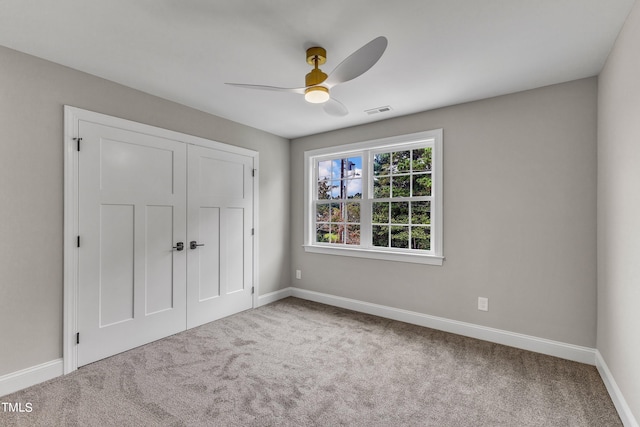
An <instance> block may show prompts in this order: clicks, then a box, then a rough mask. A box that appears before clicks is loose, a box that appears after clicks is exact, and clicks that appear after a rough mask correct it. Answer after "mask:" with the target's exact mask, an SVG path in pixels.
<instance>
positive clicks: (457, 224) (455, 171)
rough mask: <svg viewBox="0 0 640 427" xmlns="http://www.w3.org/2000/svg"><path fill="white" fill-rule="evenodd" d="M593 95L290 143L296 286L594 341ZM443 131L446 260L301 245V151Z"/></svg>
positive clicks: (431, 115) (569, 91) (467, 108)
mask: <svg viewBox="0 0 640 427" xmlns="http://www.w3.org/2000/svg"><path fill="white" fill-rule="evenodd" d="M596 95H597V81H596V78H589V79H583V80H578V81H574V82H569V83H564V84H560V85H555V86H550V87H545V88H541V89H535V90H531V91H527V92H521V93H517V94H512V95H507V96H501V97H497V98H492V99H487V100H482V101H478V102H473V103H468V104H463V105H457V106H453V107H449V108H443V109H439V110H434V111H429V112H424V113H420V114H415V115H411V116H405V117H400V118H394V119H389V120H386V121H382V122H377V123H373V124H368V125H364V126H359V127H354V128H348V129H343V130H338V131H334V132H329V133H325V134H320V135H315V136H310V137H305V138H299V139H296V140H293V141H292V143H291V173H292V179H291V201H292V210H291V215H292V216H291V217H292V240H291V242H292V247H291V251H292V264H291V267H292V269H294V270H295V269H301V270H302V279H301V280H296V279H295V277H294V276H293V275H292V277H291V283H293V285H294V286H296V287H299V288H303V289H308V290H313V291H318V292H324V293H328V294H332V295H337V296H341V297H346V298H354V299H357V300H361V301H367V302H372V303H377V304H382V305H386V306H391V307H396V308H401V309H406V310H412V311H416V312H420V313H426V314H430V315H435V316H440V317H444V318H448V319H455V320H458V321H464V322H470V323H474V324H478V325H485V326H489V327H494V328H499V329H503V330H507V331H513V332H518V333H523V334H528V335H533V336H536V337H542V338H547V339H551V340H557V341H561V342H566V343H571V344H576V345H581V346H587V347H592V348H593V347H595V344H596V163H597V162H596V120H597V117H596V104H597V99H596ZM416 96H420V95H419V94H416ZM425 96H426V95H425ZM436 128H443V129H444V221H445V222H444V255H445V256H446V260H445V262H444V265H443V266H442V267H438V266H425V265H417V264H408V263H397V262H390V261H374V260H367V259H358V258H348V257H338V256H332V255H322V254H312V253H305V252H304V250H303V248H302V244H303V185H302V183H303V154H304V151H305V150H309V149H314V148H320V147H327V146H332V145H340V144H346V143H351V142H358V141H363V140H367V139H375V138H382V137H387V136H393V135H398V134H404V133H411V132H417V131H421V130H429V129H436ZM478 296H484V297H488V298H489V308H490V310H489V312H480V311H478V310H477V298H478Z"/></svg>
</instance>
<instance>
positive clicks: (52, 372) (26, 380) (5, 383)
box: [0, 359, 63, 396]
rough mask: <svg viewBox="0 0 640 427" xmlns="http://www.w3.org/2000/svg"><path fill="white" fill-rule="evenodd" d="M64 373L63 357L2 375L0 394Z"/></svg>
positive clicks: (12, 391) (9, 392)
mask: <svg viewBox="0 0 640 427" xmlns="http://www.w3.org/2000/svg"><path fill="white" fill-rule="evenodd" d="M62 374H63V368H62V359H56V360H52V361H50V362H45V363H42V364H40V365H36V366H32V367H30V368H26V369H22V370H20V371H16V372H12V373H10V374H6V375H3V376H1V377H0V396H4V395H7V394H11V393H14V392H16V391H19V390H22V389H23V388H27V387H31V386H32V385H36V384H39V383H41V382H44V381H48V380H50V379H52V378H56V377H59V376H61V375H62Z"/></svg>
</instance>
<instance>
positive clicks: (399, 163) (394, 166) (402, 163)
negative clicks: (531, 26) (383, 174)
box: [391, 150, 411, 173]
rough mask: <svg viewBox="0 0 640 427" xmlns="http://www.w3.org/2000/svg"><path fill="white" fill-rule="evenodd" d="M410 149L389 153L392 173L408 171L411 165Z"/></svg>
mask: <svg viewBox="0 0 640 427" xmlns="http://www.w3.org/2000/svg"><path fill="white" fill-rule="evenodd" d="M409 153H410V151H408V150H407V151H396V152H395V153H393V154H392V155H391V171H392V173H398V172H409V170H410V167H411V157H410V154H409Z"/></svg>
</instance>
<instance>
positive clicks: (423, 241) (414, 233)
mask: <svg viewBox="0 0 640 427" xmlns="http://www.w3.org/2000/svg"><path fill="white" fill-rule="evenodd" d="M411 249H419V250H425V251H428V250H430V249H431V228H430V227H411Z"/></svg>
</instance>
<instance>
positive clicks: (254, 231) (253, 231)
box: [251, 228, 256, 236]
mask: <svg viewBox="0 0 640 427" xmlns="http://www.w3.org/2000/svg"><path fill="white" fill-rule="evenodd" d="M254 234H256V229H255V228H252V229H251V235H252V236H253V235H254Z"/></svg>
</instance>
